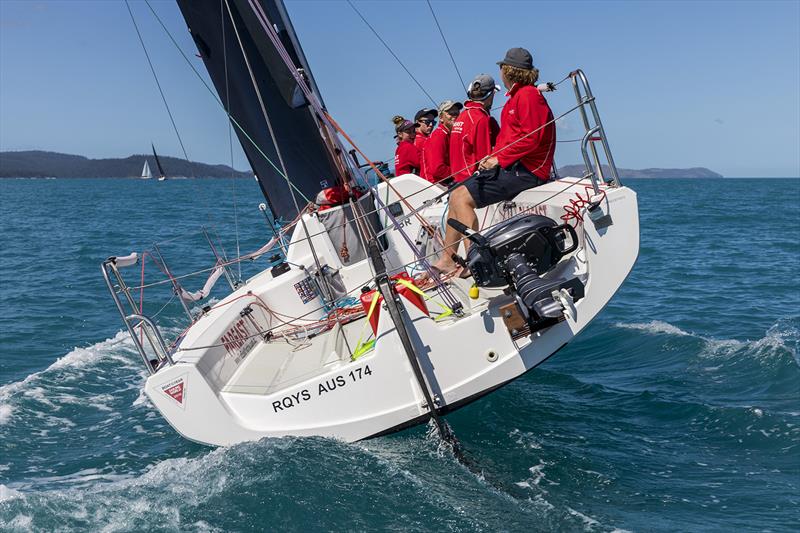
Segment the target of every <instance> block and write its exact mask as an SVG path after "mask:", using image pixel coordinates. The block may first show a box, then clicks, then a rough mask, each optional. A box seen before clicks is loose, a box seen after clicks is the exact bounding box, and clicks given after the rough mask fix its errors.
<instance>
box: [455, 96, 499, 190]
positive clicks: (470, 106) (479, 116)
mask: <svg viewBox="0 0 800 533" xmlns="http://www.w3.org/2000/svg"><path fill="white" fill-rule="evenodd" d="M499 130H500V126H499V125H498V124H497V121H496V120H495V119H494V117H492V116H491V115H489V112H488V111H486V110H485V109H484V108H483V104H482V103H481V102H473V101H467V102H465V103H464V110H463V111H462V112H461V114H460V115H458V118H457V119H456V121H455V122H454V123H453V130H452V131H451V132H450V169H451V170H450V171H451V172H454V173H456V174H455V176H454V178H455V180H456V181H459V182H460V181H464V180H465V179H467V178H468V177H469V176H471V175H472V174H473V173H474V172H475V171H476V170H478V161H480V160H481V159H483V158H484V157H486V156H487V155H489V154H490V153H492V146H493V145H494V142H495V139H496V138H497V133H498V131H499Z"/></svg>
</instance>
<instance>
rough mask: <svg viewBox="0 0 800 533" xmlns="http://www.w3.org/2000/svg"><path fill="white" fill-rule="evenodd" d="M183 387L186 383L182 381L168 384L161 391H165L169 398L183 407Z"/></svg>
mask: <svg viewBox="0 0 800 533" xmlns="http://www.w3.org/2000/svg"><path fill="white" fill-rule="evenodd" d="M183 386H184V381H183V379H181V380H180V381H178V382H177V383H175V382H171V383H167V384H166V385H164V386H163V387H162V388H161V390H162V391H164V393H165V394H166V395H167V396H169V397H170V398H172V399H173V400H175V401H176V402H178V405H180V406H183Z"/></svg>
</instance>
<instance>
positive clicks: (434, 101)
mask: <svg viewBox="0 0 800 533" xmlns="http://www.w3.org/2000/svg"><path fill="white" fill-rule="evenodd" d="M347 3H348V4H349V5H350V7H351V8H353V11H355V12H356V14H357V15H358V16H359V17H360V18H361V20H363V21H364V24H366V25H367V27H368V28H369V29H370V30H372V33H374V34H375V37H377V38H378V40H379V41H380V42H381V44H383V46H384V47H386V50H388V51H389V53H390V54H392V57H394V58H395V60H397V62H398V63H399V64H400V66H401V67H403V70H405V71H406V73H407V74H408V75H409V76H411V79H412V80H414V83H416V84H417V87H419V89H420V90H421V91H422V92H423V93H425V96H427V97H428V98H429V99H430V101H431V103H432V104H433V105H434V107H435V106H436V100H434V99H433V96H431V95H430V94H429V93H428V91H426V90H425V87H423V86H422V84H421V83H420V82H419V80H418V79H417V78H415V77H414V75H413V74H411V71H410V70H408V67H406V66H405V64H404V63H403V62H402V61H400V58H399V57H397V54H395V53H394V51H393V50H392V49H391V48H390V47H389V45H388V44H386V41H384V40H383V39H382V38H381V36H380V34H378V32H377V31H376V30H375V28H373V27H372V24H370V23H369V22H367V19H365V18H364V15H362V14H361V11H359V10H358V9H357V8H356V6H355V5H353V2H352V1H351V0H347ZM437 24H438V23H437Z"/></svg>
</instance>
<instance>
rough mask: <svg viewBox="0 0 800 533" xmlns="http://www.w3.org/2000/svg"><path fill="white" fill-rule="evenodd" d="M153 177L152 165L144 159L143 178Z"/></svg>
mask: <svg viewBox="0 0 800 533" xmlns="http://www.w3.org/2000/svg"><path fill="white" fill-rule="evenodd" d="M152 177H153V174H152V173H151V172H150V165H148V164H147V159H145V160H144V166H143V167H142V179H143V180H146V179H150V178H152Z"/></svg>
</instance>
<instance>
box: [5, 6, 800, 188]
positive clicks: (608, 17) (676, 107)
mask: <svg viewBox="0 0 800 533" xmlns="http://www.w3.org/2000/svg"><path fill="white" fill-rule="evenodd" d="M285 1H286V5H287V8H288V10H289V13H290V15H291V17H292V19H293V22H294V25H295V29H296V30H297V33H298V35H299V37H300V40H301V42H302V44H303V47H304V49H305V52H306V55H307V56H308V59H309V62H310V63H311V68H312V70H313V72H314V75H315V77H316V78H317V83H318V85H319V86H320V88H321V91H322V93H323V96H324V98H325V102H326V104H327V106H328V108H329V109H330V111H331V112H332V114H333V115H334V116H335V117H336V118H337V120H338V121H339V123H340V124H341V125H342V126H343V127H344V128H345V129H346V130H347V131H348V132H349V133H350V134H351V135H352V137H353V138H354V139H355V140H356V142H358V143H359V144H360V146H361V147H362V148H363V149H364V150H365V151H366V152H367V153H368V154H370V155H371V156H372V157H373V158H375V159H384V158H389V157H391V155H392V153H393V150H394V144H393V142H392V127H391V123H390V119H391V117H392V116H393V115H395V114H405V115H412V114H413V113H414V111H415V110H416V109H418V108H420V107H422V106H425V105H428V104H429V103H430V102H429V101H428V100H427V97H426V96H425V95H424V94H423V93H422V92H421V91H420V90H419V88H417V86H416V85H415V84H414V82H413V81H412V80H411V79H410V78H409V77H408V75H407V74H406V73H405V72H404V71H403V70H402V68H401V67H400V66H399V65H398V64H397V63H396V62H395V61H394V59H393V58H392V57H391V56H390V55H389V54H388V52H386V50H385V49H384V48H383V47H382V45H381V44H380V43H379V42H378V41H377V39H376V38H375V36H374V35H373V34H372V33H371V32H370V31H369V29H368V28H367V27H366V26H365V25H364V24H363V22H361V20H360V19H359V18H358V17H357V15H356V14H355V13H354V12H353V11H352V9H350V7H349V6H348V5H347V4H346V3H345V2H344V1H339V0H327V1H319V0H285ZM355 3H356V6H357V7H358V8H359V10H360V11H361V12H362V13H363V14H364V16H365V17H366V18H367V19H368V20H369V21H370V22H371V23H372V24H373V25H374V26H375V27H376V29H377V30H378V31H379V32H380V34H381V36H382V37H383V38H384V39H385V40H386V41H387V42H388V43H389V44H390V46H392V48H393V49H394V51H395V53H397V55H398V56H400V58H401V59H402V60H403V61H404V62H405V63H406V64H407V66H408V67H409V69H410V70H411V71H412V72H413V73H414V74H415V76H417V78H418V79H420V81H421V82H422V84H423V85H424V86H425V88H426V90H427V91H428V92H429V93H431V94H432V95H433V97H434V98H435V99H436V100H437V101H438V100H443V99H445V98H453V99H458V98H461V95H462V94H463V90H462V88H461V86H460V82H459V81H458V78H457V76H456V73H455V70H454V69H453V66H452V64H451V63H450V60H449V57H448V56H447V52H446V50H445V48H444V45H443V44H442V40H441V37H440V35H439V33H438V31H437V30H436V26H435V24H434V21H433V18H432V17H431V14H430V11H429V10H428V6H427V4H426V3H425V2H414V1H409V2H390V1H384V2H374V1H363V0H355ZM153 5H154V8H155V9H156V11H157V12H158V13H159V14H160V16H161V17H162V18H163V19H164V20H165V23H166V24H167V26H168V27H169V28H170V30H171V31H172V32H173V34H174V35H175V36H176V37H177V38H178V41H179V43H180V45H181V46H182V48H183V49H184V50H185V51H187V52H188V55H190V57H193V58H194V51H195V50H194V45H193V43H192V41H191V39H190V37H189V35H188V32H187V31H186V27H185V25H184V23H183V19H182V18H181V16H180V12H179V10H178V8H177V6H176V5H175V4H174V2H170V1H163V2H162V1H155V2H153ZM432 5H433V8H434V10H435V11H436V13H437V16H438V17H439V21H440V23H441V24H442V27H443V30H444V33H445V36H446V37H447V39H448V42H449V44H450V47H451V49H452V50H453V53H454V56H455V59H456V61H457V63H458V66H459V69H460V70H461V72H462V73H463V75H464V76H465V77H470V76H472V75H474V74H477V73H480V72H487V73H489V74H492V75H496V74H497V72H496V70H497V67H496V65H495V61H497V60H498V59H499V58H501V57H502V55H503V54H504V52H505V50H506V49H507V48H509V47H512V46H524V47H526V48H528V49H530V50H531V51H532V52H533V56H534V62H535V63H536V65H537V66H538V67H539V68H540V70H541V76H542V79H543V80H554V81H557V80H560V79H561V78H563V77H564V75H565V74H566V73H567V72H569V71H570V70H572V69H573V68H575V67H581V68H583V69H584V71H585V72H586V73H587V74H588V76H589V80H590V82H591V83H592V89H593V90H594V93H595V95H596V96H597V99H598V105H599V108H600V113H601V116H602V118H603V121H604V125H605V127H606V132H607V134H608V136H609V139H610V143H611V147H612V150H613V152H614V156H615V159H616V161H617V164H618V165H619V166H621V167H627V168H647V167H692V166H706V167H709V168H711V169H713V170H716V171H718V172H720V173H722V174H724V175H726V176H800V96H799V95H800V2H797V1H785V2H766V1H764V2H721V1H720V2H522V1H520V2H499V1H498V2H468V1H458V2H456V1H442V0H433V2H432ZM132 7H133V10H134V13H135V15H136V17H137V21H138V22H139V24H140V27H141V28H142V31H143V34H144V38H145V42H146V44H147V46H148V50H149V52H150V54H151V57H152V58H153V60H154V63H155V67H156V70H157V71H158V74H159V78H160V81H161V83H162V86H163V87H164V89H165V92H166V95H167V99H168V101H169V103H170V105H171V107H172V110H173V112H174V114H175V119H176V122H177V124H178V127H179V129H180V131H181V134H182V136H183V139H184V143H185V145H186V148H187V151H188V154H189V157H190V158H191V159H193V160H198V161H205V162H211V163H228V162H230V159H231V158H230V154H229V150H228V140H227V139H228V137H227V135H228V129H227V123H226V119H225V115H224V113H223V112H222V111H221V109H219V107H218V105H217V104H216V103H215V102H214V100H213V99H212V97H211V96H210V95H209V94H208V93H207V92H206V89H205V88H204V87H203V86H202V85H201V84H200V82H199V81H198V80H197V79H196V78H195V77H194V74H193V73H192V72H191V70H190V69H189V67H188V66H187V65H186V63H185V62H184V60H183V59H182V58H181V57H180V55H179V54H178V52H177V51H176V50H175V48H174V47H173V45H172V44H171V43H170V42H169V40H168V39H167V37H166V36H165V35H164V33H163V31H162V30H161V28H160V27H159V26H158V25H157V24H156V23H155V21H154V20H153V18H152V15H150V13H149V11H148V9H147V7H146V6H145V5H144V4H142V3H139V2H135V1H134V2H132ZM193 60H194V61H195V62H196V66H197V67H198V68H200V69H201V70H203V72H205V71H204V69H203V68H202V61H201V60H200V59H197V58H194V59H193ZM568 88H569V87H568V85H567V84H564V85H562V90H559V91H558V92H556V93H554V94H553V95H552V96H549V101H550V103H551V106H552V107H553V110H554V112H555V113H556V114H559V113H560V112H561V111H565V110H567V109H568V108H569V107H570V106H572V105H574V96H573V95H572V94H571V92H569V91H568V90H564V89H568ZM501 101H502V99H501ZM577 119H578V117H577V116H574V115H573V116H570V117H568V119H567V120H566V121H564V122H562V123H561V124H560V126H559V137H560V138H561V139H569V138H574V137H576V136H578V135H579V129H578V125H579V124H578V120H577ZM151 140H152V141H153V142H154V143H155V145H156V147H157V148H158V149H159V151H160V152H163V153H165V154H170V155H179V154H180V148H179V145H178V142H177V140H176V138H175V135H174V133H173V132H172V129H171V126H170V123H169V119H168V117H167V115H166V113H165V111H164V107H163V104H162V103H161V101H160V97H159V95H158V92H157V89H156V86H155V83H154V81H153V79H152V76H151V74H150V72H149V70H148V67H147V63H146V60H145V57H144V54H143V52H142V50H141V48H140V45H139V43H138V41H137V38H136V34H135V32H134V30H133V27H132V25H131V22H130V19H129V16H128V12H127V10H126V8H125V5H124V3H123V2H122V1H116V0H109V1H95V2H82V1H68V0H63V1H57V2H37V1H26V2H17V1H9V0H0V149H1V150H27V149H46V150H54V151H61V152H67V153H76V154H83V155H87V156H89V157H117V156H125V155H129V154H131V153H142V152H145V151H147V149H148V148H149V144H150V141H151ZM578 158H579V155H578V153H577V151H576V147H575V145H574V144H569V143H564V144H561V145H560V147H559V152H558V154H557V161H558V163H559V164H561V165H563V164H567V163H573V162H577V161H578ZM234 163H235V165H236V166H237V167H238V168H246V167H247V164H246V162H245V160H244V157H243V156H242V154H241V152H240V151H239V149H238V148H237V149H236V151H235V153H234Z"/></svg>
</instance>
